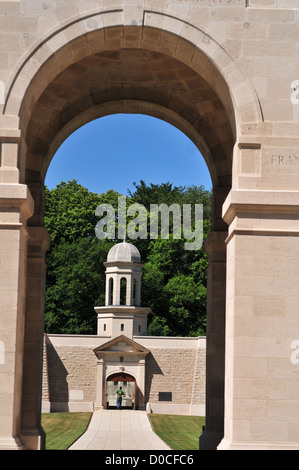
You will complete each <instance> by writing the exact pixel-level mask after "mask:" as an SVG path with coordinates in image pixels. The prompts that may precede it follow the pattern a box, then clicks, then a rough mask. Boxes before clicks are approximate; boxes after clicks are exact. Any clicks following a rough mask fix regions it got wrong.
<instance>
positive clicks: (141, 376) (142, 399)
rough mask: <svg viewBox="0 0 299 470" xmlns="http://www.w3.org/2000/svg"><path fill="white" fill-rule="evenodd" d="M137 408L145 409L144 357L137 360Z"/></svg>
mask: <svg viewBox="0 0 299 470" xmlns="http://www.w3.org/2000/svg"><path fill="white" fill-rule="evenodd" d="M137 387H138V389H139V390H138V392H137V393H138V402H137V405H138V409H139V410H145V358H142V359H140V360H139V364H138V380H137Z"/></svg>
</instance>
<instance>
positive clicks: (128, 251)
mask: <svg viewBox="0 0 299 470" xmlns="http://www.w3.org/2000/svg"><path fill="white" fill-rule="evenodd" d="M118 261H124V262H129V263H141V256H140V253H139V250H138V249H137V248H136V246H134V245H131V243H127V242H125V241H123V242H122V243H117V244H116V245H114V246H113V247H112V248H111V249H110V251H109V253H108V256H107V262H108V263H111V262H118Z"/></svg>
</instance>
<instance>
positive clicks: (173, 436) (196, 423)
mask: <svg viewBox="0 0 299 470" xmlns="http://www.w3.org/2000/svg"><path fill="white" fill-rule="evenodd" d="M149 418H150V420H151V423H152V426H153V428H154V430H155V432H156V434H158V436H159V437H160V438H161V439H163V441H164V442H166V444H167V445H169V447H171V449H173V450H198V449H199V436H200V435H201V433H202V426H204V424H205V418H203V417H201V416H179V415H159V414H152V415H149Z"/></svg>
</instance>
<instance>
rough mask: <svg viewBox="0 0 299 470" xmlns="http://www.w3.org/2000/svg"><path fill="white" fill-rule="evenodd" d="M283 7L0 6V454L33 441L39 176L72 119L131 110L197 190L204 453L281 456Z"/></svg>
mask: <svg viewBox="0 0 299 470" xmlns="http://www.w3.org/2000/svg"><path fill="white" fill-rule="evenodd" d="M295 3H296V2H294V1H292V0H270V1H267V0H168V1H165V0H138V1H137V0H136V1H135V0H130V1H129V0H109V1H108V0H107V1H106V0H97V1H93V2H92V1H87V0H85V1H84V0H81V1H75V0H74V1H71V2H70V1H61V0H59V1H58V0H51V1H49V2H42V1H34V2H33V1H32V2H31V1H30V2H28V1H26V0H20V1H6V2H0V31H1V33H0V146H1V147H0V207H1V211H0V291H1V295H0V306H1V308H0V342H1V347H2V350H3V353H2V358H3V360H2V361H1V362H0V405H1V406H0V448H1V449H42V448H43V445H44V444H43V443H44V433H43V429H42V427H41V422H40V415H41V372H42V370H41V368H42V343H43V310H44V290H45V272H46V266H45V254H46V252H47V250H48V247H49V236H48V234H47V231H46V229H45V228H44V223H43V211H44V209H43V205H44V189H43V188H44V179H45V175H46V172H47V168H48V166H49V164H50V162H51V158H52V157H53V155H54V154H55V151H56V150H57V149H58V147H59V146H60V145H61V143H62V142H63V141H64V140H65V139H66V138H67V137H68V136H69V135H70V134H71V133H72V132H73V131H74V130H76V129H77V128H78V127H80V126H82V125H84V124H85V123H87V122H89V121H91V120H92V119H96V118H98V117H101V116H105V115H108V114H114V113H119V112H122V113H144V114H148V115H151V116H155V117H158V118H160V119H164V120H165V121H167V122H169V123H171V124H173V125H175V126H176V127H177V128H178V129H180V130H181V131H183V132H184V133H185V134H186V135H187V136H188V137H190V139H192V141H193V142H194V143H195V144H196V145H197V147H198V149H199V150H200V151H201V153H202V155H203V157H204V158H205V160H206V163H207V165H208V168H209V170H210V173H211V178H212V182H213V220H212V230H211V233H210V235H209V237H208V240H207V242H206V247H205V249H206V251H207V253H208V255H209V268H208V307H207V409H206V415H207V416H206V429H205V432H204V434H203V436H202V439H201V448H204V449H217V448H218V449H237V450H238V449H241V450H243V449H257V450H258V449H298V448H299V444H298V442H299V416H298V409H299V399H298V388H299V378H298V370H299V369H298V367H299V365H297V361H296V360H294V357H295V359H296V357H297V356H296V350H294V345H295V346H296V344H297V342H296V341H297V340H299V312H298V300H299V287H298V285H299V282H298V281H299V238H298V233H299V232H298V228H299V226H298V204H299V192H298V191H299V182H298V181H299V179H298V176H299V165H298V161H299V146H298V135H299V106H298V103H299V91H298V94H297V88H299V81H298V80H299V59H298V47H299V36H298V30H299V25H298V15H299V10H298V7H297V8H296V5H294V4H295Z"/></svg>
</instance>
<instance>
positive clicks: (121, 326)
mask: <svg viewBox="0 0 299 470" xmlns="http://www.w3.org/2000/svg"><path fill="white" fill-rule="evenodd" d="M124 330H125V325H124V324H123V323H122V324H121V325H120V331H124Z"/></svg>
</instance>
